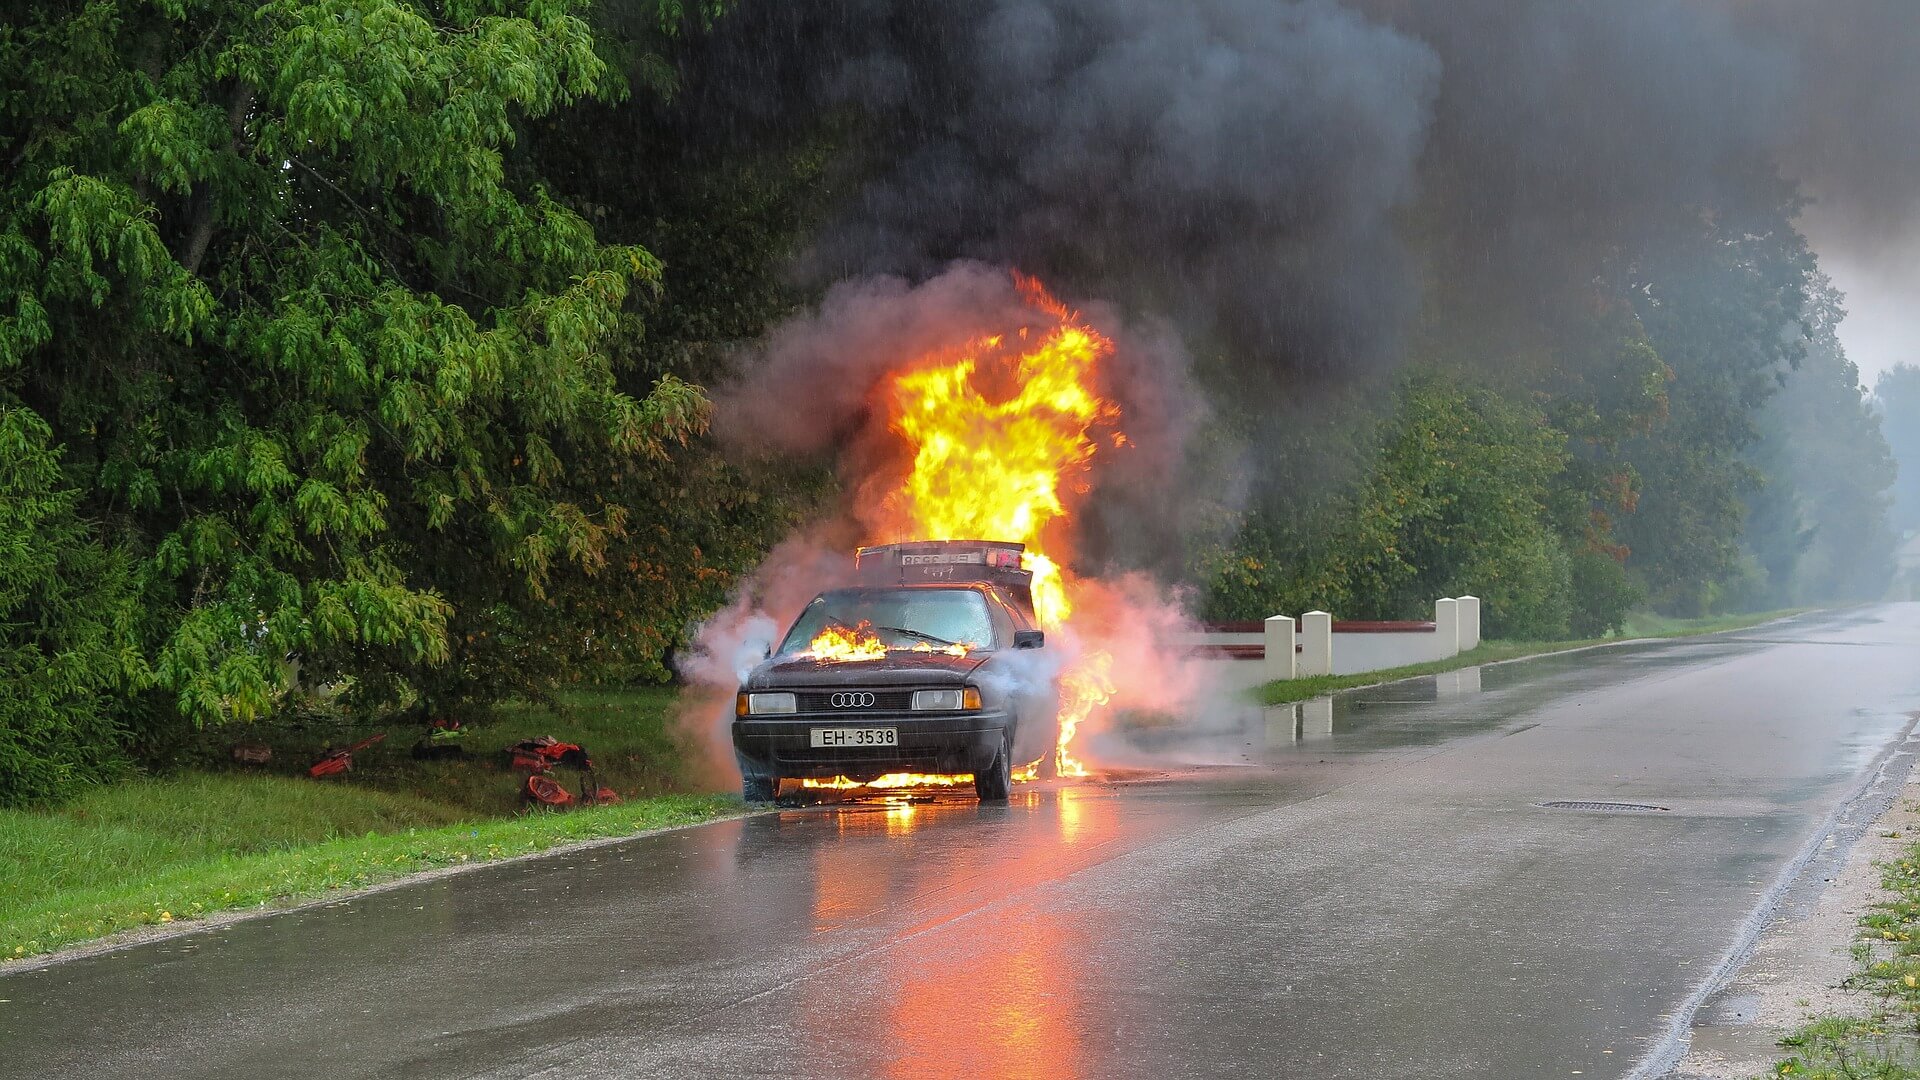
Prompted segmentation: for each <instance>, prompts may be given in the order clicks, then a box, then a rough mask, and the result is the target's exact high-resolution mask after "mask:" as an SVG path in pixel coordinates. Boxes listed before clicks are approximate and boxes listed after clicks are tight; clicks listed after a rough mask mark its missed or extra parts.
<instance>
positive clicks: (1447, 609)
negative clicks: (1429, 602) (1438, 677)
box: [1433, 600, 1460, 660]
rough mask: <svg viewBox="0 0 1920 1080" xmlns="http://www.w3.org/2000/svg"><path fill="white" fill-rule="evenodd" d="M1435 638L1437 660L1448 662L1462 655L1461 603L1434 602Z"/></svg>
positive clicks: (1449, 601)
mask: <svg viewBox="0 0 1920 1080" xmlns="http://www.w3.org/2000/svg"><path fill="white" fill-rule="evenodd" d="M1433 629H1434V636H1435V637H1437V638H1439V639H1440V640H1439V642H1437V643H1436V648H1437V649H1438V655H1436V656H1435V657H1434V659H1436V660H1446V659H1450V658H1452V657H1455V656H1458V655H1460V601H1458V600H1435V601H1434V602H1433Z"/></svg>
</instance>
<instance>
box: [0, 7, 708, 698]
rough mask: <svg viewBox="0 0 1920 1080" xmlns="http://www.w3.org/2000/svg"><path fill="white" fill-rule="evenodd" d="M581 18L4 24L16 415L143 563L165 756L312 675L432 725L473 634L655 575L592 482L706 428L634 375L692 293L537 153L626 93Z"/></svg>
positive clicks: (682, 391)
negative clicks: (577, 200) (535, 142)
mask: <svg viewBox="0 0 1920 1080" xmlns="http://www.w3.org/2000/svg"><path fill="white" fill-rule="evenodd" d="M581 7H582V5H580V4H578V3H575V2H571V0H541V2H533V0H434V2H428V0H418V2H410V0H273V2H269V3H266V4H255V3H240V2H236V0H155V2H138V0H41V2H32V3H25V4H20V5H15V6H14V7H12V8H10V9H9V12H8V14H7V15H5V16H4V22H0V155H4V156H5V157H6V159H7V160H8V161H9V164H10V168H9V169H8V170H7V171H6V173H5V174H4V177H0V407H4V408H7V409H10V410H22V411H26V412H30V413H32V414H34V415H36V416H37V417H38V418H39V419H40V421H41V422H43V423H44V424H45V425H46V427H47V429H48V430H49V431H50V432H51V439H50V444H49V445H50V446H57V447H60V448H61V449H62V452H63V453H64V464H65V469H66V472H67V475H68V476H69V478H70V482H71V485H72V487H73V488H74V489H76V490H77V491H78V492H79V498H78V500H77V502H76V504H75V506H74V507H73V509H72V510H71V511H70V513H71V514H72V515H74V519H75V523H77V522H79V521H83V520H85V521H94V522H97V526H98V530H99V535H100V537H101V538H102V540H103V541H104V542H105V543H106V544H107V545H108V546H109V548H110V549H111V550H115V551H125V552H126V553H127V557H128V558H130V559H131V560H132V564H133V575H134V578H135V583H136V585H137V587H138V588H139V590H140V593H141V598H142V601H143V610H144V611H145V612H146V613H147V614H146V617H145V618H144V619H143V620H142V622H141V624H140V625H139V627H138V634H139V642H140V652H141V654H142V655H143V656H144V658H145V662H146V667H147V669H148V671H149V672H150V677H151V681H152V684H153V686H154V687H155V688H156V690H157V691H158V692H159V693H161V694H162V695H164V698H163V700H162V701H161V702H160V703H159V705H158V707H157V710H158V711H157V712H156V713H155V716H156V717H157V719H156V720H155V722H168V718H170V717H184V718H187V719H190V720H192V721H194V722H209V721H218V720H227V719H247V718H251V717H256V716H259V715H261V714H263V713H264V712H266V711H267V710H269V709H271V708H272V707H273V706H274V704H275V702H276V700H278V698H279V697H280V695H282V694H283V693H284V692H285V691H286V690H287V689H288V688H289V686H290V682H291V677H290V672H291V671H292V670H293V668H292V667H290V666H289V665H288V664H287V663H286V662H285V661H286V660H287V658H289V657H293V658H297V659H298V661H299V664H298V670H299V672H300V676H299V677H300V679H301V680H304V681H307V682H322V681H328V680H336V679H342V678H345V679H346V680H348V682H349V684H350V685H351V686H352V688H353V690H354V693H355V694H356V695H357V696H358V700H361V701H363V702H364V703H366V704H368V705H374V704H378V703H381V702H384V703H386V704H389V705H391V704H394V703H400V702H405V701H409V700H414V699H416V698H417V697H418V695H419V694H420V693H421V687H422V685H424V684H426V683H427V682H429V681H430V680H432V679H434V678H436V677H438V676H436V675H435V672H448V671H457V670H460V669H462V668H463V667H467V666H470V665H468V664H466V663H465V662H464V658H465V657H467V656H468V654H467V648H468V646H469V642H468V641H467V634H465V633H462V632H460V631H461V628H462V627H463V626H466V625H468V623H467V621H466V620H480V621H482V622H483V623H484V622H486V621H489V620H491V621H494V622H516V621H517V622H518V623H525V622H527V621H529V620H532V621H538V620H541V619H551V618H552V616H551V615H549V614H546V613H545V612H544V610H543V609H542V608H541V605H543V604H546V603H550V602H551V601H552V600H553V599H554V597H555V591H556V589H557V588H559V587H561V586H562V585H568V584H577V583H578V582H580V581H581V580H584V579H585V578H587V577H590V576H594V575H601V574H611V573H618V572H621V570H622V569H623V567H622V565H621V564H619V563H618V562H616V559H615V558H614V557H613V556H611V555H610V551H611V549H612V548H613V547H614V546H615V545H616V544H619V543H621V542H622V541H623V540H624V539H625V538H626V537H627V536H629V535H630V532H631V529H632V527H633V522H632V517H631V511H630V509H629V507H628V506H627V505H625V504H624V503H622V502H619V501H616V500H614V499H611V498H609V497H608V496H607V494H606V493H605V492H604V491H602V490H600V489H599V488H598V487H597V485H596V481H597V480H598V479H600V478H601V477H604V476H606V475H610V474H613V473H615V472H619V471H621V470H623V469H637V468H639V466H638V465H635V464H634V463H636V462H646V461H649V460H652V461H657V460H660V458H661V457H662V455H665V454H667V453H668V452H670V450H671V449H672V448H673V447H674V446H675V445H676V444H677V443H678V442H680V441H681V440H683V439H685V438H687V437H689V436H691V435H693V434H695V433H697V432H698V431H699V430H700V428H701V426H702V424H703V423H704V417H705V408H706V405H705V401H704V399H703V397H702V396H701V394H700V393H699V392H698V390H697V389H696V388H694V387H693V386H691V385H689V384H687V383H685V382H682V381H681V380H679V379H678V378H676V377H674V376H673V375H671V374H667V373H663V372H655V373H653V375H652V377H651V378H648V379H646V380H645V382H644V385H640V386H633V385H632V384H631V383H629V384H627V385H626V386H623V384H622V381H621V380H622V372H621V363H622V362H623V360H624V358H622V357H618V356H616V351H617V350H616V348H615V345H614V343H615V342H617V341H620V340H625V339H631V338H634V337H637V336H638V333H639V329H640V327H639V323H638V316H637V313H636V308H635V306H634V304H633V302H632V301H633V300H634V299H635V295H634V294H635V290H636V287H637V288H638V289H639V290H640V291H642V292H644V291H645V290H647V289H650V288H653V287H654V285H655V282H656V281H657V279H658V277H659V274H660V266H659V263H658V262H657V260H656V259H655V258H654V257H653V256H652V255H651V254H650V253H649V252H648V251H647V250H645V249H644V248H641V247H639V246H636V245H632V244H608V243H605V242H603V241H602V240H601V239H600V238H599V237H598V236H597V234H596V231H595V229H594V228H593V226H592V225H591V224H590V223H589V221H588V220H587V219H586V218H585V217H583V216H582V214H581V213H579V212H577V211H576V210H575V209H573V208H570V207H569V206H567V205H566V204H564V203H563V202H562V201H560V200H559V199H557V198H556V197H555V195H554V193H553V190H552V188H551V186H550V184H549V183H548V182H547V181H546V180H545V179H544V178H543V176H542V175H541V173H540V170H539V162H538V160H536V159H535V158H534V157H532V156H531V155H529V154H527V153H525V152H524V151H522V150H521V149H520V148H519V147H520V143H521V140H522V138H523V136H529V135H531V134H532V133H535V132H537V131H538V130H540V128H541V126H542V125H543V124H545V123H550V122H551V119H552V117H553V116H554V115H555V114H556V113H559V112H561V111H563V110H565V109H567V108H568V107H570V106H573V105H575V104H576V103H579V102H582V101H586V100H592V99H600V100H608V99H612V98H616V97H618V96H619V95H620V94H621V93H623V90H624V86H625V80H624V79H623V78H620V77H619V76H618V75H617V73H614V72H611V71H610V70H609V67H608V64H607V62H606V61H605V60H604V59H603V58H602V56H601V55H600V54H599V53H598V52H597V51H596V48H595V43H594V41H593V38H592V35H591V34H590V33H589V30H588V27H587V25H586V23H585V22H583V21H582V18H581V14H580V10H581ZM656 475H657V474H656ZM60 512H69V511H60ZM72 524H73V523H70V525H69V526H68V527H72ZM629 572H630V571H629ZM483 629H484V627H483ZM599 629H600V627H599V626H598V625H597V624H592V623H589V624H587V625H577V626H575V627H573V628H572V630H571V632H570V638H569V640H570V641H571V642H573V643H575V644H582V643H584V642H585V641H586V640H587V639H588V638H589V637H590V636H591V635H593V634H594V633H596V632H597V631H598V630H599ZM473 636H474V641H475V642H483V641H486V640H487V639H485V638H482V637H480V636H479V633H477V632H476V633H475V634H474V635H473ZM542 640H544V641H546V642H547V643H548V644H551V642H552V641H553V640H555V639H554V638H553V635H551V634H549V635H546V637H545V638H543V639H542ZM477 659H480V660H484V662H485V663H486V664H487V665H490V666H498V665H505V666H507V667H514V666H516V665H519V666H520V667H519V670H518V671H517V672H516V673H515V675H514V676H513V677H509V678H507V679H506V680H505V681H507V682H513V681H516V679H517V680H518V681H523V682H524V681H527V680H528V679H531V678H534V677H536V676H537V675H538V674H539V669H540V667H541V666H542V665H543V664H544V663H546V662H547V656H546V654H543V653H542V652H541V651H540V650H539V649H537V648H532V647H527V648H515V649H506V650H502V651H498V652H490V653H483V654H479V655H478V657H477ZM522 676H524V678H521V677H522Z"/></svg>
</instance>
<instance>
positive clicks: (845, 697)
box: [830, 694, 873, 709]
mask: <svg viewBox="0 0 1920 1080" xmlns="http://www.w3.org/2000/svg"><path fill="white" fill-rule="evenodd" d="M830 701H831V703H832V705H833V707H834V708H836V709H871V708H873V695H872V694H835V695H833V697H832V698H831V699H830Z"/></svg>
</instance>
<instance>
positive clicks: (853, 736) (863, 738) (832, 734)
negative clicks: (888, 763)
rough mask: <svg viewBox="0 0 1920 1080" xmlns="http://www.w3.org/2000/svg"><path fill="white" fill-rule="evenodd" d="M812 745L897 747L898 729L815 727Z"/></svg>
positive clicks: (898, 743)
mask: <svg viewBox="0 0 1920 1080" xmlns="http://www.w3.org/2000/svg"><path fill="white" fill-rule="evenodd" d="M813 745H814V746H816V747H820V746H898V745H900V729H898V728H890V727H817V728H814V729H813Z"/></svg>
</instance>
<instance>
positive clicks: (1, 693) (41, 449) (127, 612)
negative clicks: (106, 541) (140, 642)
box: [0, 406, 146, 805]
mask: <svg viewBox="0 0 1920 1080" xmlns="http://www.w3.org/2000/svg"><path fill="white" fill-rule="evenodd" d="M48 444H49V432H48V430H47V426H46V424H45V423H44V422H42V421H41V419H40V418H39V417H38V416H37V415H36V414H34V413H33V412H32V411H30V410H27V409H22V408H18V407H14V408H7V407H4V406H0V688H3V689H0V805H5V804H8V803H19V802H28V801H35V800H45V799H52V798H57V797H59V796H61V795H64V794H66V793H68V792H69V791H71V790H72V789H73V788H74V787H75V786H76V785H77V784H79V783H81V782H84V781H86V780H90V779H95V778H98V777H100V776H103V775H105V774H107V773H110V772H112V771H113V770H114V768H115V767H116V765H117V764H118V762H117V760H116V755H115V750H116V748H117V747H118V746H119V744H120V732H119V730H118V728H117V726H116V718H115V716H114V712H113V709H112V708H111V706H110V700H111V698H110V695H112V694H114V693H115V692H117V691H122V690H127V689H131V688H133V687H135V686H137V685H139V684H140V683H141V682H142V681H143V680H144V679H145V677H146V672H145V669H144V666H143V665H142V664H141V662H140V658H139V655H138V653H137V651H135V650H134V648H133V640H134V639H133V623H134V605H133V600H134V592H133V587H132V586H133V582H132V576H131V574H130V572H129V567H128V560H127V559H126V557H125V556H124V554H123V553H121V552H119V551H116V550H112V549H109V548H107V547H106V546H104V545H103V544H101V543H100V542H99V540H98V539H97V538H96V537H95V536H94V535H93V530H92V529H91V528H90V527H89V526H88V525H87V523H86V522H85V521H83V520H81V519H80V518H79V517H78V516H76V512H75V508H76V506H77V504H78V503H79V501H80V493H79V492H78V491H77V490H75V489H74V488H72V487H70V486H68V485H67V483H66V481H65V479H64V478H63V477H62V476H61V473H60V467H59V456H58V454H57V452H56V451H55V450H54V449H53V448H52V447H50V446H49V445H48Z"/></svg>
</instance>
